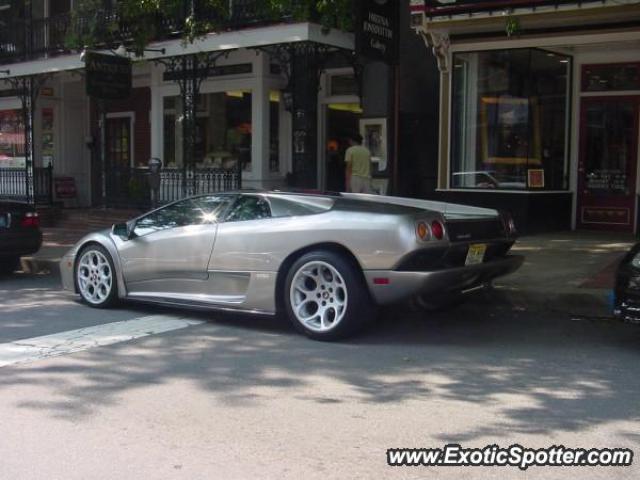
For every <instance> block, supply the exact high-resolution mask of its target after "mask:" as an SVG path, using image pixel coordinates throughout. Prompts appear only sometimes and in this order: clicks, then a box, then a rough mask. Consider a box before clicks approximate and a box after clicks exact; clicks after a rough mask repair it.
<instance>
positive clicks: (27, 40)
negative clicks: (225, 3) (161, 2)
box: [0, 0, 316, 64]
mask: <svg viewBox="0 0 640 480" xmlns="http://www.w3.org/2000/svg"><path fill="white" fill-rule="evenodd" d="M266 5H267V2H264V1H263V0H229V8H228V10H227V11H226V12H223V13H220V12H218V11H215V10H212V9H210V8H205V7H204V6H199V2H198V1H197V0H196V16H197V18H198V19H200V20H204V21H206V22H207V23H208V24H209V25H211V28H212V29H214V30H216V31H225V30H235V29H240V28H244V27H251V26H256V25H257V24H275V23H282V22H291V21H293V20H294V17H295V15H294V13H293V12H294V11H296V1H295V0H294V1H293V2H292V7H291V11H283V12H278V13H277V15H275V14H274V12H273V11H269V10H268V9H267V8H266ZM10 11H11V9H8V10H7V11H6V12H0V64H3V63H4V64H6V63H15V62H20V61H25V60H32V59H36V58H42V57H48V56H55V55H59V54H62V53H70V52H72V51H74V50H78V49H81V48H82V47H83V46H84V44H85V40H86V39H87V38H90V39H92V40H94V41H97V44H98V46H100V45H105V46H115V45H117V44H118V43H119V42H127V41H130V40H131V37H132V34H131V32H132V30H133V29H132V25H127V24H126V23H125V22H124V21H122V19H121V18H120V17H119V16H118V13H117V10H108V9H99V10H95V11H92V12H91V13H89V14H86V15H84V16H80V15H79V14H77V13H76V14H73V13H65V14H61V15H57V16H52V17H48V18H42V19H36V18H32V19H26V18H11V17H9V13H8V12H10ZM185 14H186V13H185V12H181V13H179V14H166V15H162V16H157V17H153V18H151V19H149V18H146V19H145V20H150V21H151V22H152V23H153V24H154V30H155V32H156V37H157V38H156V39H157V40H163V39H168V38H173V37H179V36H181V34H182V32H181V28H182V27H183V26H184V24H185V21H184V20H185ZM2 15H4V16H2ZM310 17H311V18H308V20H310V21H313V20H315V19H316V18H315V17H316V15H314V14H313V13H312V14H310Z"/></svg>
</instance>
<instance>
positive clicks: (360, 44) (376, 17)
mask: <svg viewBox="0 0 640 480" xmlns="http://www.w3.org/2000/svg"><path fill="white" fill-rule="evenodd" d="M359 3H360V8H359V10H360V11H359V14H358V23H357V25H356V52H357V53H358V54H359V55H361V56H363V57H365V58H368V59H369V60H379V61H382V62H385V63H388V64H394V63H397V62H398V39H399V35H400V30H399V25H398V23H399V21H398V19H399V8H400V6H399V2H398V1H397V0H361V1H360V2H359Z"/></svg>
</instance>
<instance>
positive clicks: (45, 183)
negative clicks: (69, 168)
mask: <svg viewBox="0 0 640 480" xmlns="http://www.w3.org/2000/svg"><path fill="white" fill-rule="evenodd" d="M29 184H32V185H33V196H34V201H35V203H38V204H51V203H53V168H52V167H40V168H34V169H33V176H30V177H29ZM0 199H2V200H18V201H29V200H30V199H29V198H28V196H27V171H26V170H25V169H24V168H0Z"/></svg>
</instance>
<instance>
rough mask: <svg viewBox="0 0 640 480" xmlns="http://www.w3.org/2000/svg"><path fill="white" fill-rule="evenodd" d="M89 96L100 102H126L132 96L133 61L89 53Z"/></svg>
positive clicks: (87, 66) (86, 58)
mask: <svg viewBox="0 0 640 480" xmlns="http://www.w3.org/2000/svg"><path fill="white" fill-rule="evenodd" d="M85 68H86V72H87V95H88V96H90V97H92V98H97V99H100V100H124V99H126V98H129V96H130V95H131V60H130V59H128V58H126V57H120V56H118V55H108V54H103V53H97V52H87V53H86V56H85Z"/></svg>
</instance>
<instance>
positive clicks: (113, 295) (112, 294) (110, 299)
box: [73, 244, 118, 309]
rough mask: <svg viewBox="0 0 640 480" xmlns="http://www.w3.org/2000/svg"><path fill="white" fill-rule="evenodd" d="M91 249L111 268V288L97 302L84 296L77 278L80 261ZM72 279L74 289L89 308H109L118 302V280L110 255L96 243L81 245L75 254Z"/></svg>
mask: <svg viewBox="0 0 640 480" xmlns="http://www.w3.org/2000/svg"><path fill="white" fill-rule="evenodd" d="M91 251H95V252H99V253H100V254H101V255H102V256H103V257H104V258H105V259H106V261H107V263H108V265H109V268H110V270H111V289H110V291H109V293H108V295H107V296H106V297H105V298H104V299H103V300H100V301H98V302H95V301H91V300H89V299H88V298H86V297H85V295H84V293H83V291H82V289H81V288H80V284H79V278H78V269H79V268H80V262H81V260H82V258H83V257H84V255H85V254H87V253H88V252H91ZM73 279H74V283H75V286H76V291H77V292H78V293H79V294H80V298H81V299H82V302H83V303H85V304H86V305H88V306H90V307H91V308H99V309H104V308H110V307H113V306H115V305H116V304H117V303H118V281H117V275H116V270H115V267H114V264H113V259H112V258H111V255H110V254H109V252H108V251H107V249H106V248H104V247H103V246H101V245H98V244H91V245H87V246H86V247H83V248H82V249H81V250H80V252H78V255H77V256H76V264H75V267H74V269H73Z"/></svg>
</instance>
